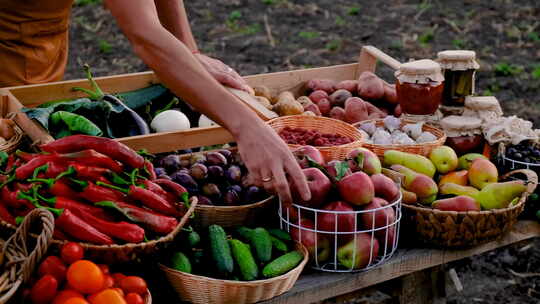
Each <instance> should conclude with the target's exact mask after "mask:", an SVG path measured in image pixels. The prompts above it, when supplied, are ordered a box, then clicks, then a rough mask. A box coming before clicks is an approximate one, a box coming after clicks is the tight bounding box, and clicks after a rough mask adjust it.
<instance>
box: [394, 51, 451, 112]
mask: <svg viewBox="0 0 540 304" xmlns="http://www.w3.org/2000/svg"><path fill="white" fill-rule="evenodd" d="M395 76H396V92H397V98H398V102H399V104H400V105H401V109H402V111H403V113H405V114H412V115H432V114H433V113H435V111H437V109H438V108H439V105H440V104H441V103H442V95H443V89H444V77H443V74H442V71H441V66H440V65H439V64H438V63H437V62H435V61H433V60H429V59H422V60H417V61H411V62H407V63H404V64H402V65H401V66H400V67H399V69H398V70H397V71H396V73H395Z"/></svg>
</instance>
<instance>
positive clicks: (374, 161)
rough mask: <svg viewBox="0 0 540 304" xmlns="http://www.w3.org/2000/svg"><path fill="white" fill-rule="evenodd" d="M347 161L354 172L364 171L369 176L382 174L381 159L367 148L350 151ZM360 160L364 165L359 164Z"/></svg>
mask: <svg viewBox="0 0 540 304" xmlns="http://www.w3.org/2000/svg"><path fill="white" fill-rule="evenodd" d="M360 154H362V155H360ZM347 159H348V160H349V167H350V168H351V170H352V172H356V171H364V172H365V173H367V174H369V175H373V174H377V173H381V170H382V166H381V161H380V160H379V157H377V155H376V154H375V153H373V152H371V151H370V150H368V149H366V148H356V149H354V150H352V151H350V152H349V153H348V154H347ZM360 160H362V164H359V163H358V162H359V161H360Z"/></svg>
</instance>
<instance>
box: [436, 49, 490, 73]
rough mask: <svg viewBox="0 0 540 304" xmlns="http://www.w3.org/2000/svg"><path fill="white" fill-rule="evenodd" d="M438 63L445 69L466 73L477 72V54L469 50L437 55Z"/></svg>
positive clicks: (443, 52) (451, 51) (445, 52)
mask: <svg viewBox="0 0 540 304" xmlns="http://www.w3.org/2000/svg"><path fill="white" fill-rule="evenodd" d="M437 61H438V62H439V64H440V65H441V67H442V68H443V69H450V70H456V71H464V70H469V69H475V70H477V69H478V68H479V67H480V65H478V63H477V62H476V52H474V51H467V50H450V51H442V52H439V53H437Z"/></svg>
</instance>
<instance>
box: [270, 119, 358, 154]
mask: <svg viewBox="0 0 540 304" xmlns="http://www.w3.org/2000/svg"><path fill="white" fill-rule="evenodd" d="M267 123H268V124H269V125H270V126H271V127H272V128H273V129H274V130H275V131H276V132H280V131H281V130H282V129H284V128H285V127H290V128H302V129H306V130H317V131H319V132H321V133H331V134H339V135H342V136H346V137H350V138H352V139H353V142H351V143H348V144H345V145H339V146H331V147H315V148H317V149H318V150H319V151H321V154H322V155H323V157H324V159H325V160H326V161H331V160H343V159H345V158H346V157H347V154H348V153H349V152H350V151H351V150H354V149H356V148H359V147H362V145H363V144H364V142H365V140H366V139H365V138H364V137H363V135H362V133H360V132H359V131H358V129H357V128H355V127H353V126H352V125H350V124H348V123H346V122H343V121H341V120H337V119H332V118H327V117H320V116H305V115H291V116H283V117H278V118H274V119H272V120H269V121H268V122H267ZM288 146H289V148H291V149H292V150H293V149H296V148H299V147H301V145H292V144H291V145H288Z"/></svg>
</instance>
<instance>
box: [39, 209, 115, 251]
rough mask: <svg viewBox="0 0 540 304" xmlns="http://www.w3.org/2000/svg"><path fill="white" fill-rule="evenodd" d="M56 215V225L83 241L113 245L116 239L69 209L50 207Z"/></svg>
mask: <svg viewBox="0 0 540 304" xmlns="http://www.w3.org/2000/svg"><path fill="white" fill-rule="evenodd" d="M47 209H48V210H50V211H51V212H53V214H54V215H56V220H55V222H54V223H55V225H56V226H58V228H59V229H61V230H62V231H64V232H65V233H66V234H68V235H70V236H72V237H74V238H76V239H78V240H80V241H83V242H90V243H93V244H99V245H111V244H113V243H114V241H113V240H112V239H111V238H110V237H108V236H107V235H105V234H103V233H101V232H99V231H98V230H97V229H96V228H94V227H92V225H90V224H88V223H87V222H85V221H83V220H82V219H81V218H80V217H78V216H76V215H75V214H74V213H73V212H71V211H70V210H69V209H56V208H48V207H47Z"/></svg>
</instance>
